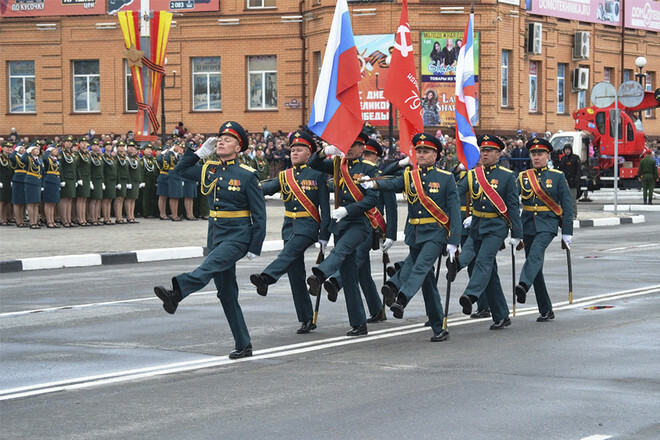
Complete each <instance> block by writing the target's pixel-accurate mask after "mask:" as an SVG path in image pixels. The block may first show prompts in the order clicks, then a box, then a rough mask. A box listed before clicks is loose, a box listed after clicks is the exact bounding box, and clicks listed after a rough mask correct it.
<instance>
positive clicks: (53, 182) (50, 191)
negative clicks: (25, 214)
mask: <svg viewBox="0 0 660 440" xmlns="http://www.w3.org/2000/svg"><path fill="white" fill-rule="evenodd" d="M57 153H58V148H57V147H56V146H55V144H53V145H51V146H49V147H48V149H46V152H45V153H44V157H43V163H44V181H43V188H44V191H43V201H44V214H45V216H46V226H47V227H48V228H59V226H58V225H57V224H56V223H55V207H56V206H57V204H58V203H60V183H61V182H60V161H59V159H58V157H57Z"/></svg>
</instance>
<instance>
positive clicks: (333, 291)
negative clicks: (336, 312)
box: [323, 277, 341, 302]
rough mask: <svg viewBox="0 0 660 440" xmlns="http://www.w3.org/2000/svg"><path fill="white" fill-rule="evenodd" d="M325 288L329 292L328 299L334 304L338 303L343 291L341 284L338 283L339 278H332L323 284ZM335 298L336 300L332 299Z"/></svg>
mask: <svg viewBox="0 0 660 440" xmlns="http://www.w3.org/2000/svg"><path fill="white" fill-rule="evenodd" d="M323 287H324V288H325V291H326V292H328V299H329V300H330V301H332V302H335V301H337V295H338V294H339V291H340V290H341V287H340V286H339V283H338V282H337V278H335V277H330V278H328V280H327V281H326V282H324V283H323ZM332 298H334V299H332Z"/></svg>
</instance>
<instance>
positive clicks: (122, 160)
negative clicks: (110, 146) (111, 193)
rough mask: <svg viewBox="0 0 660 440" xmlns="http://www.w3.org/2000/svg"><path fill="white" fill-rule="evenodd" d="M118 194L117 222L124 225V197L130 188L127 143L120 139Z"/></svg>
mask: <svg viewBox="0 0 660 440" xmlns="http://www.w3.org/2000/svg"><path fill="white" fill-rule="evenodd" d="M115 159H116V160H117V194H116V195H115V217H116V219H115V223H116V224H118V225H123V224H125V223H126V220H124V213H123V212H122V211H123V208H124V198H125V197H126V191H127V190H128V157H127V156H126V144H125V143H124V141H119V143H118V144H117V156H116V157H115Z"/></svg>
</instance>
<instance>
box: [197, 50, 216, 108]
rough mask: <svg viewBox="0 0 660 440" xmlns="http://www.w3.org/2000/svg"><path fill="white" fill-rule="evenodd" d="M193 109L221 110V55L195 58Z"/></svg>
mask: <svg viewBox="0 0 660 440" xmlns="http://www.w3.org/2000/svg"><path fill="white" fill-rule="evenodd" d="M192 64H193V69H192V70H193V110H202V111H203V110H220V109H221V108H222V99H221V96H222V95H221V92H220V86H221V83H220V57H204V58H193V59H192Z"/></svg>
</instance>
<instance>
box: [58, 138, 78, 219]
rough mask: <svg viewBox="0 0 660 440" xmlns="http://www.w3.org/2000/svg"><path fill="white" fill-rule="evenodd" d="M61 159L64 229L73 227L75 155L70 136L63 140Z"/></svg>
mask: <svg viewBox="0 0 660 440" xmlns="http://www.w3.org/2000/svg"><path fill="white" fill-rule="evenodd" d="M60 154H61V156H62V159H61V161H60V180H61V183H60V185H61V186H62V189H61V190H60V217H61V219H62V226H64V227H65V228H71V227H74V226H75V224H74V223H73V218H72V212H73V199H75V197H76V154H75V152H74V151H73V137H72V136H71V135H69V136H67V137H66V138H64V143H63V144H62V148H61V150H60Z"/></svg>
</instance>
